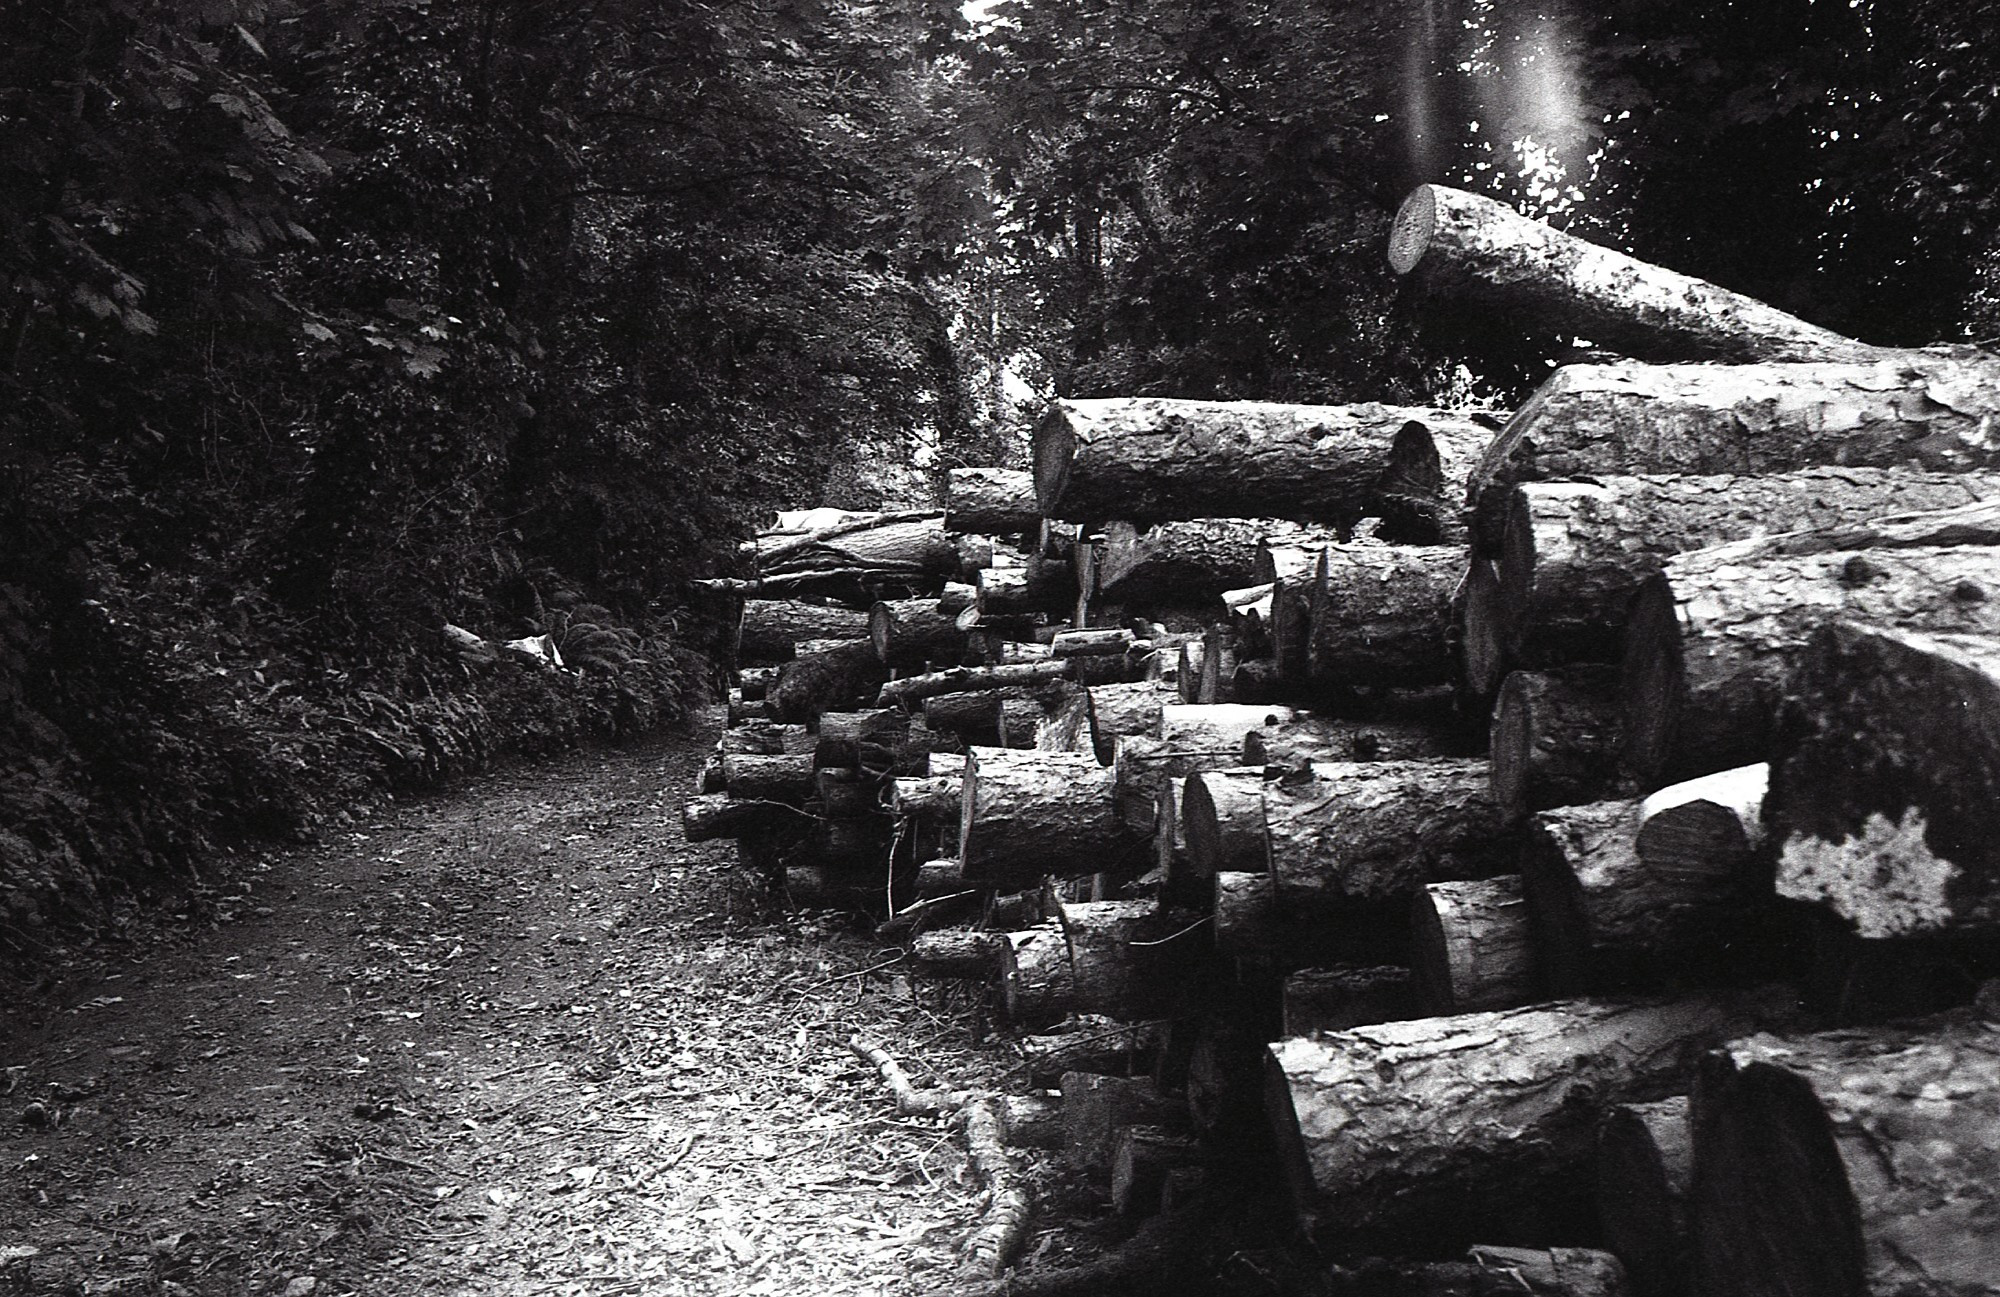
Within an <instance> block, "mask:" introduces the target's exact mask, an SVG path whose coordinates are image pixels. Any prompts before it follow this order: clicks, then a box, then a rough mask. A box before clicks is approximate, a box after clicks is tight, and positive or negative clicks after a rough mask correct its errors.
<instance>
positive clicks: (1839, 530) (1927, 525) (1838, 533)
mask: <svg viewBox="0 0 2000 1297" xmlns="http://www.w3.org/2000/svg"><path fill="white" fill-rule="evenodd" d="M1964 476H1965V477H1967V478H1968V479H1974V480H1984V478H1985V475H1984V474H1971V473H1968V474H1965V475H1964ZM1938 545H2000V501H1996V500H1981V501H1979V502H1978V503H1976V504H1965V505H1959V506H1957V507H1956V508H1951V509H1927V510H1921V511H1919V512H1916V513H1900V514H1888V515H1884V516H1882V517H1877V518H1868V519H1863V520H1860V521H1849V522H1843V523H1840V524H1839V525H1837V526H1832V527H1824V528H1818V529H1815V530H1812V531H1787V532H1776V533H1773V534H1771V535H1767V536H1753V537H1747V538H1745V539H1743V540H1736V541H1730V542H1728V543H1726V544H1722V545H1714V546H1710V547H1709V548H1708V549H1707V550H1706V551H1704V553H1705V555H1706V557H1707V558H1708V559H1709V560H1710V561H1713V562H1729V563H1756V562H1761V561H1763V560H1765V559H1770V558H1781V557H1798V556H1801V555H1805V554H1829V553H1833V552H1834V551H1836V550H1875V549H1922V548H1927V547H1932V546H1938Z"/></svg>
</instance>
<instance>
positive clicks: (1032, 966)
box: [1000, 923, 1072, 1026]
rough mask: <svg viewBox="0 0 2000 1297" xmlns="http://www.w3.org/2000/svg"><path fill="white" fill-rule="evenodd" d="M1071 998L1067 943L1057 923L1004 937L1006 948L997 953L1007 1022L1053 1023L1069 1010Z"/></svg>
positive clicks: (1003, 1007)
mask: <svg viewBox="0 0 2000 1297" xmlns="http://www.w3.org/2000/svg"><path fill="white" fill-rule="evenodd" d="M1071 995H1072V992H1071V983H1070V972H1069V942H1068V940H1066V939H1065V938H1064V937H1063V931H1062V926H1061V925H1060V924H1056V923H1042V924H1037V925H1036V926H1035V927H1032V928H1023V929H1021V930H1020V931H1018V932H1010V933H1008V934H1007V948H1006V949H1005V950H1003V951H1002V952H1000V996H1001V1005H1002V1011H1003V1012H1004V1013H1005V1014H1006V1017H1007V1020H1008V1021H1009V1022H1015V1023H1022V1024H1026V1025H1029V1026H1033V1025H1036V1024H1040V1023H1048V1022H1054V1021H1055V1020H1056V1019H1058V1018H1061V1017H1062V1016H1063V1015H1064V1014H1066V1013H1068V1012H1069V1011H1070V1005H1071Z"/></svg>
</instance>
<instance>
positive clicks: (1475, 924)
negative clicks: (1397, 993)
mask: <svg viewBox="0 0 2000 1297" xmlns="http://www.w3.org/2000/svg"><path fill="white" fill-rule="evenodd" d="M1410 926H1411V929H1412V930H1413V932H1414V934H1415V937H1416V940H1415V941H1414V942H1413V943H1412V948H1411V961H1410V962H1411V971H1412V972H1413V973H1415V975H1416V980H1417V987H1418V994H1419V996H1420V997H1421V999H1422V1002H1423V1005H1424V1007H1425V1009H1426V1010H1428V1011H1429V1012H1431V1013H1470V1012H1472V1011H1473V1010H1475V1009H1505V1008H1510V1007H1512V1006H1514V1005H1517V1004H1526V1003H1527V1002H1528V1001H1530V1000H1532V999H1534V998H1535V990H1536V986H1535V963H1534V950H1533V947H1532V944H1531V943H1530V941H1529V938H1528V906H1527V902H1526V901H1525V900H1523V899H1522V896H1521V880H1520V878H1519V877H1518V876H1516V875H1513V874H1505V875H1502V876H1501V877H1499V878H1488V879H1484V880H1480V881H1469V882H1453V883H1432V884H1430V885H1429V886H1428V887H1426V888H1424V890H1423V891H1421V892H1419V893H1418V894H1417V899H1416V901H1415V902H1414V908H1413V910H1412V914H1411V920H1410Z"/></svg>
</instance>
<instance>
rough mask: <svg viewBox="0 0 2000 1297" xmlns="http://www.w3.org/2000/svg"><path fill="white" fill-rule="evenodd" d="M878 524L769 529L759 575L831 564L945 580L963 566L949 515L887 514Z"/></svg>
mask: <svg viewBox="0 0 2000 1297" xmlns="http://www.w3.org/2000/svg"><path fill="white" fill-rule="evenodd" d="M883 518H884V519H885V520H884V521H881V522H877V523H875V524H874V525H856V524H851V523H850V524H846V525H844V526H841V527H836V528H825V529H822V530H820V531H818V532H814V533H809V534H807V535H766V536H759V537H758V538H757V542H756V551H757V552H756V556H755V557H756V564H757V575H758V577H759V578H761V579H762V580H764V581H766V582H768V581H770V580H771V578H772V577H774V576H778V575H781V574H786V573H793V572H801V571H809V570H813V569H831V568H866V569H870V570H873V571H880V572H907V573H910V574H913V575H921V576H930V577H934V578H937V579H939V580H942V579H943V578H945V577H948V576H951V575H953V574H954V573H955V572H957V570H958V550H957V548H956V547H955V546H954V545H953V544H952V540H951V536H950V535H949V533H947V532H946V531H945V527H944V516H943V515H942V514H937V513H933V514H929V515H928V516H923V515H917V514H912V513H903V514H886V515H883Z"/></svg>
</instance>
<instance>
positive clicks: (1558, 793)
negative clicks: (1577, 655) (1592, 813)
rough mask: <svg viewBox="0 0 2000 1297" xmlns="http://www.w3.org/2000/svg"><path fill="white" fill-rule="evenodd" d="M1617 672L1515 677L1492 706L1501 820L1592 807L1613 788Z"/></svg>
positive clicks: (1597, 669)
mask: <svg viewBox="0 0 2000 1297" xmlns="http://www.w3.org/2000/svg"><path fill="white" fill-rule="evenodd" d="M1623 714H1624V713H1623V708H1622V705H1621V699H1620V696H1619V686H1618V669H1617V668H1616V667H1608V666H1600V665H1594V664H1586V665H1579V666H1572V667H1565V668H1562V669H1560V670H1556V671H1516V672H1514V673H1513V674H1511V675H1509V676H1508V677H1507V679H1506V681H1505V682H1504V683H1503V684H1502V685H1501V686H1500V697H1499V698H1498V699H1497V700H1496V701H1495V702H1494V704H1493V726H1492V737H1491V740H1490V742H1489V746H1488V752H1489V753H1490V754H1491V759H1492V762H1493V800H1494V801H1496V802H1498V803H1499V805H1500V810H1501V813H1502V814H1503V815H1504V816H1505V817H1506V819H1507V822H1508V823H1510V824H1512V823H1516V822H1518V821H1520V820H1522V819H1524V818H1526V817H1527V816H1528V814H1529V813H1530V812H1533V811H1545V810H1549V809H1551V808H1553V807H1557V806H1574V805H1576V804H1577V803H1579V802H1592V801H1597V800H1599V799H1601V798H1603V797H1605V796H1607V795H1608V794H1610V793H1612V792H1614V791H1615V790H1616V788H1617V786H1618V748H1619V725H1620V721H1621V720H1622V718H1623Z"/></svg>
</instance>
